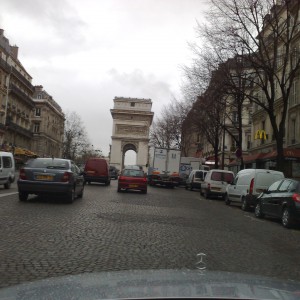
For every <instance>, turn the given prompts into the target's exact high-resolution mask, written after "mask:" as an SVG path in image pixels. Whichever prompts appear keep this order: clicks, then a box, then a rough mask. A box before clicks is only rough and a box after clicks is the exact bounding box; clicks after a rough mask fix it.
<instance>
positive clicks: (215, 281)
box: [0, 269, 300, 300]
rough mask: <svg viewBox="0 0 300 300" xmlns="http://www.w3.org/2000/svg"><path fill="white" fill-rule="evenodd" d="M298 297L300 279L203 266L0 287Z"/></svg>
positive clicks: (21, 295)
mask: <svg viewBox="0 0 300 300" xmlns="http://www.w3.org/2000/svg"><path fill="white" fill-rule="evenodd" d="M174 297H176V298H187V297H188V298H195V297H196V298H211V297H213V298H219V299H225V298H227V299H228V298H230V299H299V298H300V283H297V282H293V281H281V280H275V279H271V278H265V277H260V276H252V275H245V274H237V273H228V272H209V271H206V270H185V269H182V270H145V271H144V270H136V271H116V272H102V273H84V274H79V275H71V276H63V277H55V278H50V279H44V280H39V281H36V282H30V283H24V284H20V285H17V286H12V287H8V288H3V289H1V290H0V299H6V300H8V299H22V300H26V299H30V300H34V299H120V298H123V299H124V298H127V299H137V298H138V299H143V298H144V299H145V298H147V299H149V298H150V299H153V298H174Z"/></svg>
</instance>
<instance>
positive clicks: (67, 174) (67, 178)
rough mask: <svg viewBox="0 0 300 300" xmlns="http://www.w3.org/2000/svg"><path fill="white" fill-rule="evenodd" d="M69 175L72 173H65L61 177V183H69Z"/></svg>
mask: <svg viewBox="0 0 300 300" xmlns="http://www.w3.org/2000/svg"><path fill="white" fill-rule="evenodd" d="M71 175H72V173H70V172H65V173H64V175H63V177H62V179H61V181H62V182H69V181H70V179H71Z"/></svg>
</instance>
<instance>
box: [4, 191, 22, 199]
mask: <svg viewBox="0 0 300 300" xmlns="http://www.w3.org/2000/svg"><path fill="white" fill-rule="evenodd" d="M15 194H18V192H13V193H5V194H0V198H1V197H5V196H10V195H15Z"/></svg>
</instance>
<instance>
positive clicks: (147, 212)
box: [0, 181, 300, 287]
mask: <svg viewBox="0 0 300 300" xmlns="http://www.w3.org/2000/svg"><path fill="white" fill-rule="evenodd" d="M116 184H117V182H116V181H112V184H111V186H109V187H106V186H102V185H99V184H93V185H88V186H86V189H85V193H84V196H83V198H82V199H77V200H76V201H75V202H74V203H73V204H71V205H70V204H66V203H64V202H63V201H62V199H53V198H52V199H51V198H49V199H38V198H36V197H35V198H34V197H33V198H32V199H31V200H30V201H28V202H26V203H23V202H19V201H18V198H17V194H16V192H17V190H16V185H15V184H14V185H13V186H12V188H11V189H10V190H4V189H2V187H1V188H0V240H1V242H0V287H4V286H8V285H14V284H17V283H21V282H26V281H32V280H37V279H42V278H46V277H53V276H60V275H66V274H78V273H83V272H94V271H108V270H126V269H157V268H160V269H165V268H166V269H170V268H191V269H195V268H196V262H197V254H198V253H204V254H206V256H205V263H206V266H207V269H208V270H220V271H232V272H242V273H251V274H260V275H265V276H271V277H278V278H283V279H295V280H299V281H300V255H299V253H300V243H299V239H300V229H299V228H298V229H292V230H286V229H284V228H283V227H282V226H281V224H280V222H279V221H276V220H272V219H267V220H258V219H256V218H255V217H254V215H253V214H252V213H251V212H247V213H245V212H242V211H241V209H240V208H239V207H238V206H230V207H228V206H226V205H225V204H224V202H223V201H221V200H206V199H203V198H202V197H200V195H199V192H196V191H192V192H191V191H186V190H185V189H184V188H175V189H173V190H172V189H165V188H159V187H149V190H148V194H147V195H143V194H140V193H117V191H116V190H117V188H116Z"/></svg>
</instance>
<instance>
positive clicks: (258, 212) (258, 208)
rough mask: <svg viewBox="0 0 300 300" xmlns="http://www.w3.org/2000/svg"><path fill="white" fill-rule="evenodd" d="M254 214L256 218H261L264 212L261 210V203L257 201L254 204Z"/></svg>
mask: <svg viewBox="0 0 300 300" xmlns="http://www.w3.org/2000/svg"><path fill="white" fill-rule="evenodd" d="M254 215H255V217H256V218H263V217H264V214H263V213H262V211H261V203H260V202H257V204H256V206H255V210H254Z"/></svg>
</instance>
